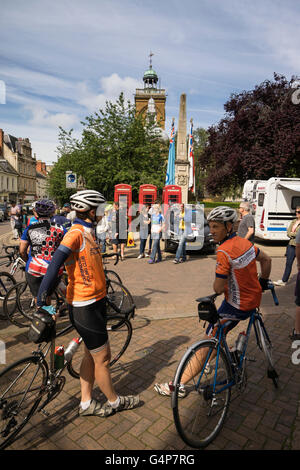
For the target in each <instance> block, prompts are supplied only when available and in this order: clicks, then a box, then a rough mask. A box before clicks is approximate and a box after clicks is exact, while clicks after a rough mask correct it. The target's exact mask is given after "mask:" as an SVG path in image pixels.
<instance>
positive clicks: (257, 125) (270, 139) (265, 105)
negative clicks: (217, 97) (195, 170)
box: [200, 74, 300, 195]
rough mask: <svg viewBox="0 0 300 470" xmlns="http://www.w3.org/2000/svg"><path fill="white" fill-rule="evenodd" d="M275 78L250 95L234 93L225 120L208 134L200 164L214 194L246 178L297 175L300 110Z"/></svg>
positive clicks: (235, 186) (287, 83)
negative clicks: (204, 168)
mask: <svg viewBox="0 0 300 470" xmlns="http://www.w3.org/2000/svg"><path fill="white" fill-rule="evenodd" d="M295 79H296V77H292V78H291V80H290V81H288V80H287V79H286V78H285V77H284V76H281V75H277V74H274V80H273V81H270V80H266V81H264V82H263V83H261V84H260V85H257V86H256V87H255V88H254V90H250V91H243V92H242V93H239V94H232V95H231V97H230V99H229V100H228V101H227V103H225V105H224V109H225V111H226V115H225V117H224V118H223V119H222V120H221V121H220V122H219V123H218V124H217V125H215V126H212V127H210V128H209V129H208V134H209V138H208V145H207V146H206V148H205V151H204V152H203V154H202V156H201V158H200V160H201V161H202V166H203V167H204V166H205V167H206V169H207V178H206V188H207V189H208V191H209V193H210V194H212V195H222V194H225V193H226V192H227V191H228V190H230V191H232V190H238V188H240V187H241V186H242V185H243V183H244V182H245V181H246V180H247V179H269V178H271V177H272V176H278V177H280V176H285V177H291V176H297V175H299V172H300V158H299V157H300V105H299V104H294V103H293V101H292V93H293V92H294V89H293V87H292V84H293V82H294V80H295Z"/></svg>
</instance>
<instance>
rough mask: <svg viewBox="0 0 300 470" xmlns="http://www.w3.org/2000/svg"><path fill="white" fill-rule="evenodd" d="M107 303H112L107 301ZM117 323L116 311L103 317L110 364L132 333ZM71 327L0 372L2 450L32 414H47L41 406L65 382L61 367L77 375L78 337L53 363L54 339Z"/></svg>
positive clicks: (68, 330)
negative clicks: (69, 354)
mask: <svg viewBox="0 0 300 470" xmlns="http://www.w3.org/2000/svg"><path fill="white" fill-rule="evenodd" d="M108 302H110V301H109V300H108ZM110 305H111V306H113V305H112V303H111V302H110ZM114 308H115V311H116V312H117V313H118V310H119V309H118V308H117V307H116V306H114ZM133 308H134V307H133ZM119 322H120V318H119V317H118V315H117V314H116V315H115V316H113V317H107V331H108V336H109V344H110V349H111V363H110V365H113V364H115V363H116V362H117V361H118V360H119V359H120V357H121V355H122V354H123V353H124V352H125V350H126V348H127V347H128V345H129V342H130V339H131V335H132V326H131V323H130V321H129V320H127V319H124V318H123V323H122V325H123V326H122V331H120V329H119V328H118V327H117V326H116V325H117V324H118V323H119ZM125 325H126V330H125ZM73 328H74V327H73V325H68V326H67V327H66V328H64V329H63V330H61V331H60V332H59V333H57V334H54V336H53V337H52V339H51V340H50V341H48V342H46V343H45V344H43V343H41V344H39V345H38V348H37V350H36V351H33V352H32V354H31V355H29V356H27V357H24V358H23V359H20V360H18V361H16V362H14V363H13V364H11V365H10V366H8V367H6V368H5V369H4V370H2V371H1V372H0V449H5V448H6V447H8V446H9V445H10V444H12V443H13V442H14V441H15V440H16V438H17V435H18V433H19V432H20V431H21V430H22V429H23V427H24V426H25V425H26V424H27V423H28V422H29V420H30V418H31V417H32V416H33V415H34V414H35V413H37V412H43V414H44V415H46V416H47V415H48V413H47V411H46V410H45V407H46V406H47V405H48V404H49V403H50V401H52V400H54V399H55V398H56V397H57V396H58V395H59V393H60V392H61V391H62V389H63V387H64V385H65V382H66V378H65V376H63V375H62V374H63V372H64V371H65V370H68V372H69V374H70V375H71V376H72V377H75V378H79V366H80V362H81V359H82V353H83V350H84V348H83V345H82V339H81V338H80V337H79V338H76V341H77V343H78V344H79V348H78V350H77V351H76V352H75V353H74V354H73V356H72V357H71V358H69V359H68V360H66V359H65V360H64V361H63V364H62V365H61V367H59V368H57V366H56V365H55V345H56V341H57V339H58V338H61V337H63V336H65V335H66V334H67V333H69V332H71V331H72V330H73ZM48 353H49V358H47V355H48Z"/></svg>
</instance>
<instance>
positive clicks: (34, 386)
mask: <svg viewBox="0 0 300 470" xmlns="http://www.w3.org/2000/svg"><path fill="white" fill-rule="evenodd" d="M47 380H48V367H47V364H46V363H45V361H43V360H42V361H41V360H40V358H39V357H35V356H30V357H27V358H24V359H21V360H19V361H17V362H15V363H14V364H12V365H10V366H8V367H6V368H5V369H4V370H3V371H2V372H0V449H4V448H5V447H7V446H8V445H10V444H11V443H12V442H13V441H14V440H15V439H16V436H17V434H18V433H19V432H20V431H21V429H22V428H23V427H24V426H25V424H26V423H27V422H28V421H29V419H30V418H31V416H32V415H33V414H34V412H35V411H36V409H37V407H38V405H39V403H40V401H41V399H42V396H43V395H42V392H43V390H44V389H45V387H46V384H47Z"/></svg>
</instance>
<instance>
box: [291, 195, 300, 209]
mask: <svg viewBox="0 0 300 470" xmlns="http://www.w3.org/2000/svg"><path fill="white" fill-rule="evenodd" d="M298 206H299V207H300V196H294V197H292V209H293V210H295V209H296V207H298Z"/></svg>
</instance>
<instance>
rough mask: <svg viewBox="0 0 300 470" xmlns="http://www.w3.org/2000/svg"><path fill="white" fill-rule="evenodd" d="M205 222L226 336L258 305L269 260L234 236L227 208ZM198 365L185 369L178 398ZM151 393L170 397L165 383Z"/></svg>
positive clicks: (217, 210)
mask: <svg viewBox="0 0 300 470" xmlns="http://www.w3.org/2000/svg"><path fill="white" fill-rule="evenodd" d="M207 220H208V222H209V227H210V232H211V234H212V236H213V238H214V241H215V243H217V244H219V247H218V248H217V265H216V277H215V281H214V284H213V288H214V291H215V292H216V293H217V294H222V293H224V295H225V299H224V300H223V302H222V304H221V306H220V307H219V309H218V313H219V316H220V318H221V323H222V324H224V323H226V322H228V326H227V325H226V330H225V334H227V333H228V332H229V331H230V330H232V329H233V328H234V327H236V326H237V324H238V323H239V321H240V320H245V319H246V318H248V317H249V316H250V314H251V312H252V311H253V310H254V309H255V308H256V307H258V306H259V305H260V302H261V295H262V290H265V289H266V288H267V283H268V279H269V276H270V272H271V258H270V257H269V256H268V255H267V254H265V253H264V252H262V251H261V250H259V248H257V247H256V246H254V245H253V244H252V243H251V242H250V241H249V240H246V239H245V238H241V237H239V236H237V235H236V233H235V232H234V223H235V222H236V220H237V213H236V211H235V210H234V209H232V208H231V207H226V206H219V207H216V208H215V209H213V210H212V211H211V212H210V213H209V215H208V216H207ZM256 261H258V262H259V263H260V268H261V277H260V278H259V279H258V273H257V267H256ZM229 320H230V321H229ZM216 328H217V327H215V325H213V324H210V325H209V326H208V328H207V330H206V334H207V336H208V337H210V336H212V335H214V334H215V331H216ZM201 365H202V364H201V358H198V359H196V360H195V364H194V365H193V366H191V367H190V368H189V370H193V371H194V374H193V375H192V374H191V373H190V372H188V371H186V372H185V373H184V374H183V376H182V379H181V383H182V385H181V390H180V393H181V396H183V397H184V396H185V393H186V392H185V389H184V385H185V384H186V383H188V382H189V380H191V378H192V376H195V375H196V373H197V372H198V370H200V367H201ZM154 390H155V391H157V392H158V393H159V394H160V395H166V396H168V395H170V394H171V391H170V387H169V384H168V383H163V384H155V386H154Z"/></svg>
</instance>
